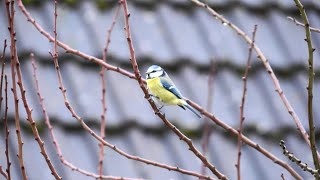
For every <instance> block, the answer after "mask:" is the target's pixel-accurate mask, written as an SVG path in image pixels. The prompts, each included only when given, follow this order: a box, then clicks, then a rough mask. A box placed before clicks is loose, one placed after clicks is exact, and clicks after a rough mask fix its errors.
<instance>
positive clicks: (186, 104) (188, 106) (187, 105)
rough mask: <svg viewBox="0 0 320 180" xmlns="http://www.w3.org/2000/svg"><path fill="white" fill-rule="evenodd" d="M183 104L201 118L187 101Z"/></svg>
mask: <svg viewBox="0 0 320 180" xmlns="http://www.w3.org/2000/svg"><path fill="white" fill-rule="evenodd" d="M184 106H185V107H186V108H188V109H189V110H190V111H191V112H193V113H194V114H195V115H196V116H197V117H198V118H201V116H200V114H199V112H198V111H197V110H195V109H194V108H193V107H191V106H190V105H189V104H188V103H185V104H184Z"/></svg>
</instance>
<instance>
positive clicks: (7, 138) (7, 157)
mask: <svg viewBox="0 0 320 180" xmlns="http://www.w3.org/2000/svg"><path fill="white" fill-rule="evenodd" d="M4 81H5V86H4V93H5V110H4V117H3V123H4V129H5V132H6V150H5V154H6V161H7V168H6V172H7V175H8V178H7V179H8V180H11V170H10V169H11V168H10V166H11V162H10V155H9V134H10V131H9V128H8V79H7V75H4Z"/></svg>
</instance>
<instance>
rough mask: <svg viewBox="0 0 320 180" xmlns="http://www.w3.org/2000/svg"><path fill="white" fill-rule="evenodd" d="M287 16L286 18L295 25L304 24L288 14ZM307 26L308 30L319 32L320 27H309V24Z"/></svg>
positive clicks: (303, 25)
mask: <svg viewBox="0 0 320 180" xmlns="http://www.w3.org/2000/svg"><path fill="white" fill-rule="evenodd" d="M287 18H288V19H289V20H291V21H293V22H294V23H295V24H296V25H297V26H302V27H305V24H303V23H301V22H299V21H298V20H296V19H295V18H293V17H290V16H288V17H287ZM309 28H310V31H313V32H316V33H320V29H317V28H313V27H310V26H309Z"/></svg>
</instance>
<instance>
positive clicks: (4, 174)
mask: <svg viewBox="0 0 320 180" xmlns="http://www.w3.org/2000/svg"><path fill="white" fill-rule="evenodd" d="M0 174H1V175H2V176H3V177H4V178H5V179H8V175H7V174H6V173H5V172H4V171H3V169H2V166H0Z"/></svg>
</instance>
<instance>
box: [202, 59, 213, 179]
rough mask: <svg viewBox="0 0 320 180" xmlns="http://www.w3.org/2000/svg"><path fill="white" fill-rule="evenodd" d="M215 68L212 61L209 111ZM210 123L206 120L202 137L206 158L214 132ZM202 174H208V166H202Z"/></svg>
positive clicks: (210, 101)
mask: <svg viewBox="0 0 320 180" xmlns="http://www.w3.org/2000/svg"><path fill="white" fill-rule="evenodd" d="M215 66H216V65H215V63H214V62H213V61H211V69H210V72H209V77H208V97H207V109H212V99H213V81H214V76H215V73H216V67H215ZM209 122H210V120H209V119H208V118H205V119H204V130H203V135H202V140H201V141H202V142H201V148H202V151H203V155H204V156H205V155H206V153H207V152H208V144H209V139H210V134H211V131H212V127H211V126H210V124H209ZM201 174H203V175H205V174H206V166H205V164H203V163H202V166H201Z"/></svg>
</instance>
